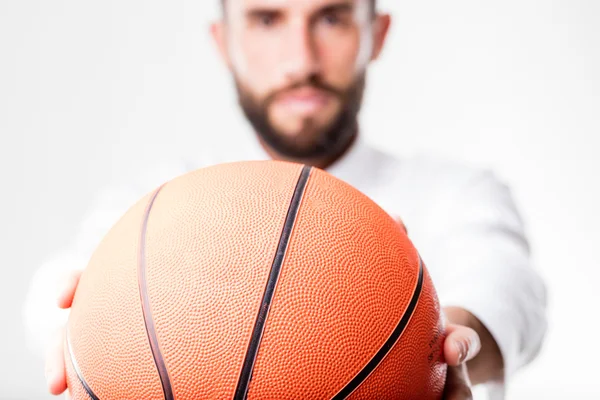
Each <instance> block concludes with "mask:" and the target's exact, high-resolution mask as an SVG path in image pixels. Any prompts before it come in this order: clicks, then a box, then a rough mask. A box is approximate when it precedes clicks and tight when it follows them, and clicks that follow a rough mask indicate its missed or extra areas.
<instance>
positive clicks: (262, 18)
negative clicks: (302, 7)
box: [255, 14, 277, 27]
mask: <svg viewBox="0 0 600 400" xmlns="http://www.w3.org/2000/svg"><path fill="white" fill-rule="evenodd" d="M255 20H256V23H257V24H258V25H260V26H265V27H270V26H273V25H275V23H276V22H277V16H276V15H272V14H261V15H257V16H256V19H255Z"/></svg>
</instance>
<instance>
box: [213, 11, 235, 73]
mask: <svg viewBox="0 0 600 400" xmlns="http://www.w3.org/2000/svg"><path fill="white" fill-rule="evenodd" d="M225 24H226V22H224V21H223V20H219V21H215V22H213V23H211V24H210V34H211V36H212V38H213V40H214V42H215V45H216V46H217V49H218V50H219V54H220V55H221V60H222V61H223V62H224V63H225V64H226V65H227V67H228V68H230V69H231V59H230V57H229V49H228V48H227V26H226V25H225Z"/></svg>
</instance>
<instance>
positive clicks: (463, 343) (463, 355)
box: [444, 324, 481, 367]
mask: <svg viewBox="0 0 600 400" xmlns="http://www.w3.org/2000/svg"><path fill="white" fill-rule="evenodd" d="M446 333H447V336H446V340H445V342H444V358H445V359H446V363H448V365H450V366H453V367H455V366H459V365H461V364H463V363H465V362H467V361H469V360H472V359H473V358H474V357H475V356H476V355H477V354H478V353H479V350H481V341H480V339H479V335H478V334H477V332H475V331H474V330H473V329H471V328H468V327H466V326H462V325H454V324H450V325H448V326H447V327H446Z"/></svg>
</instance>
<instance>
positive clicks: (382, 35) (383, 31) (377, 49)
mask: <svg viewBox="0 0 600 400" xmlns="http://www.w3.org/2000/svg"><path fill="white" fill-rule="evenodd" d="M391 22H392V17H391V16H390V15H389V14H377V16H376V17H375V21H374V25H373V53H372V54H371V61H375V60H377V59H378V58H379V56H380V54H381V51H382V50H383V45H384V44H385V40H386V38H387V35H388V32H389V30H390V24H391Z"/></svg>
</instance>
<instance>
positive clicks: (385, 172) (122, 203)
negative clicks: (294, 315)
mask: <svg viewBox="0 0 600 400" xmlns="http://www.w3.org/2000/svg"><path fill="white" fill-rule="evenodd" d="M233 147H234V148H235V150H234V149H232V148H231V147H228V148H227V149H218V148H217V149H212V148H211V149H208V151H204V152H203V153H204V154H199V156H198V159H195V160H183V159H181V160H175V161H172V162H167V163H162V164H160V165H158V166H155V168H153V169H145V170H144V171H143V172H142V173H139V174H137V175H135V176H134V177H133V178H131V179H130V180H128V181H127V180H126V181H125V182H122V183H121V184H115V185H114V186H111V187H108V188H106V189H105V190H104V191H103V192H102V193H101V194H100V195H99V196H98V198H97V202H96V205H95V206H94V207H93V208H92V209H91V210H90V212H89V214H88V216H87V218H86V219H85V220H84V221H83V224H82V226H81V229H80V232H79V234H78V235H77V237H76V238H75V240H74V241H73V243H72V245H71V246H70V247H69V248H67V249H65V250H64V251H63V252H61V253H60V254H57V255H55V256H54V257H53V258H51V259H49V260H48V261H47V262H46V263H44V264H43V265H42V266H41V267H40V268H39V270H38V271H37V272H36V274H35V276H34V278H33V280H32V282H31V286H30V289H29V293H28V296H27V300H26V303H25V307H24V318H25V324H26V327H27V331H28V335H29V340H30V343H31V345H32V347H33V348H34V349H35V350H36V351H38V352H39V353H40V354H43V351H44V349H45V346H46V344H47V342H48V340H49V338H50V336H51V335H52V334H53V332H54V331H55V330H56V329H57V328H58V327H60V326H61V325H64V323H65V322H66V318H67V315H68V311H65V310H59V309H58V308H57V306H56V296H57V293H58V288H57V287H56V285H57V283H58V282H60V278H61V277H62V276H63V273H64V272H67V271H71V270H75V269H83V268H85V266H86V265H87V262H88V260H89V259H90V257H91V254H92V252H93V250H94V249H95V247H96V246H97V245H98V244H99V242H100V240H101V239H102V237H103V236H104V235H105V234H106V233H107V232H108V230H109V229H110V228H111V227H112V225H113V224H114V223H115V222H116V221H117V219H118V218H119V217H120V216H121V215H123V214H124V213H125V211H126V210H127V209H128V208H129V207H130V206H132V205H133V204H134V203H135V202H137V200H139V199H140V198H141V197H142V196H144V195H145V194H146V193H149V192H150V191H152V190H153V189H154V188H156V187H158V186H159V185H160V184H162V183H164V182H166V181H168V180H170V179H172V178H174V177H176V176H179V175H182V174H184V173H186V172H189V171H192V170H195V169H197V168H201V167H204V166H208V165H213V164H218V163H222V162H231V161H239V160H257V159H269V157H268V155H267V154H266V152H265V151H264V150H263V149H262V148H261V147H260V146H259V145H258V143H257V142H256V141H252V142H251V143H250V144H249V145H248V146H239V145H238V146H233ZM327 171H328V172H329V173H331V174H332V175H334V176H336V177H338V178H339V179H342V180H344V181H346V182H347V183H349V184H351V185H352V186H354V187H355V188H357V189H358V190H360V191H362V192H363V193H365V194H366V195H367V196H369V197H370V198H371V199H373V200H374V201H375V202H376V203H378V204H379V205H380V206H381V207H382V208H383V209H384V210H386V211H387V212H388V213H389V214H390V215H392V216H394V217H400V218H401V219H402V221H403V222H404V224H405V225H406V227H407V229H408V234H409V236H410V237H411V240H412V242H413V243H414V245H415V246H416V248H417V249H418V251H419V253H420V254H421V256H422V258H423V260H424V262H425V264H426V266H427V268H428V270H429V272H430V274H431V277H432V279H433V282H434V285H435V287H436V290H437V292H438V296H439V298H440V303H441V305H442V306H443V307H445V306H458V307H462V308H464V309H466V310H468V311H470V312H471V313H472V314H474V315H475V316H476V317H477V318H479V319H480V320H481V322H482V323H483V324H484V325H485V326H486V327H487V328H488V329H489V331H490V332H491V334H492V335H493V337H494V338H495V339H496V342H497V343H498V346H499V348H500V350H501V352H502V355H503V357H504V363H505V370H506V375H507V376H510V375H511V374H512V373H513V372H514V371H516V370H517V369H518V368H520V367H521V366H523V365H525V364H527V363H528V362H529V361H531V360H532V359H533V358H534V357H535V356H536V354H537V353H538V351H539V349H540V346H541V342H542V339H543V336H544V333H545V331H546V316H545V306H546V293H545V286H544V283H543V282H542V280H541V279H540V277H539V276H538V274H537V273H536V272H535V271H534V269H533V268H532V266H531V262H530V258H529V247H528V242H527V240H526V237H525V234H524V228H523V223H522V221H521V219H520V217H519V215H518V212H517V210H516V208H515V205H514V203H513V200H512V199H511V195H510V192H509V189H508V188H507V187H506V186H505V185H503V184H502V183H500V182H499V181H498V180H497V179H496V178H495V177H494V175H493V174H492V173H491V172H489V171H484V170H477V169H473V168H470V167H467V166H464V165H461V164H458V163H455V162H450V161H446V160H440V159H434V158H430V157H426V156H416V157H413V158H407V159H398V158H395V157H393V156H391V155H389V154H385V153H383V152H381V151H379V150H376V149H374V148H372V147H370V146H368V145H367V144H366V143H365V142H364V141H363V140H362V139H359V140H357V141H356V142H355V144H354V145H353V146H352V148H351V149H350V150H349V151H348V152H347V153H346V154H345V155H344V156H343V157H342V158H341V159H339V160H338V161H336V162H335V163H334V164H333V165H331V166H330V167H329V168H328V169H327ZM488 389H490V390H489V391H488V395H489V396H490V398H494V399H501V398H503V387H502V385H494V387H492V386H489V387H488ZM476 398H477V397H476Z"/></svg>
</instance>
